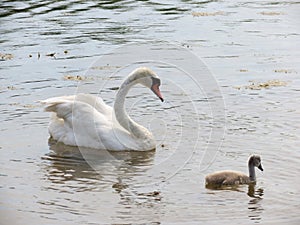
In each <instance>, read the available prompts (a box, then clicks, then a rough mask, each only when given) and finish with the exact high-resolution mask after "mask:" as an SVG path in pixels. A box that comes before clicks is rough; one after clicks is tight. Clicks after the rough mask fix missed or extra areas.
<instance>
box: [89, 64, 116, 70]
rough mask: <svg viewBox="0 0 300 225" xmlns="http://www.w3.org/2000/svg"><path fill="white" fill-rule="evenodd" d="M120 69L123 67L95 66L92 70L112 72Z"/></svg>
mask: <svg viewBox="0 0 300 225" xmlns="http://www.w3.org/2000/svg"><path fill="white" fill-rule="evenodd" d="M119 68H121V66H110V65H106V66H93V67H91V69H93V70H111V69H119Z"/></svg>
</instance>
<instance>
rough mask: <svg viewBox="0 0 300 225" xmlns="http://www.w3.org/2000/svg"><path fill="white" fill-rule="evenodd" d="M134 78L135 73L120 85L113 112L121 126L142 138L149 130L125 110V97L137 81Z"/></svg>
mask: <svg viewBox="0 0 300 225" xmlns="http://www.w3.org/2000/svg"><path fill="white" fill-rule="evenodd" d="M135 78H136V75H135V74H132V75H130V76H129V77H128V78H127V79H126V80H125V81H124V82H123V84H122V85H121V86H120V89H119V91H118V93H117V96H116V99H115V103H114V112H115V116H116V119H117V121H118V122H119V124H120V125H121V126H122V127H123V128H125V129H126V130H127V131H128V132H129V133H130V134H133V135H134V136H135V137H136V138H143V137H145V134H148V135H149V133H150V132H149V131H148V130H147V129H146V128H145V127H143V126H141V125H139V124H137V123H136V122H134V121H133V120H132V119H131V118H130V117H129V115H128V114H127V112H126V110H125V97H126V95H127V94H128V91H129V90H130V88H132V86H134V85H136V84H137V83H138V82H137V80H136V79H135Z"/></svg>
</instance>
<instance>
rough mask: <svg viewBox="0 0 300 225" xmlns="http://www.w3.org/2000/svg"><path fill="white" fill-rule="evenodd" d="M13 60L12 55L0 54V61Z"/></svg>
mask: <svg viewBox="0 0 300 225" xmlns="http://www.w3.org/2000/svg"><path fill="white" fill-rule="evenodd" d="M13 58H14V56H13V54H9V53H0V59H1V60H9V59H13Z"/></svg>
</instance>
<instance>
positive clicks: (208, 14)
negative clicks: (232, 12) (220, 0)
mask: <svg viewBox="0 0 300 225" xmlns="http://www.w3.org/2000/svg"><path fill="white" fill-rule="evenodd" d="M219 15H225V13H224V12H221V11H218V12H192V16H195V17H200V16H219Z"/></svg>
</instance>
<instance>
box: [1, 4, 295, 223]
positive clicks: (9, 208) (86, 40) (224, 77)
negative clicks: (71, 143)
mask: <svg viewBox="0 0 300 225" xmlns="http://www.w3.org/2000/svg"><path fill="white" fill-rule="evenodd" d="M0 6H1V7H0V8H1V9H0V25H1V26H0V43H1V48H0V53H1V54H12V55H13V58H11V57H8V58H7V57H4V56H3V57H2V56H1V61H0V65H1V66H0V81H1V83H0V93H1V94H0V121H1V128H0V131H1V135H0V140H1V141H0V154H1V157H0V160H1V172H0V180H1V184H0V202H1V206H0V207H1V208H0V214H1V223H3V224H120V223H122V224H123V223H128V224H132V223H133V224H142V223H147V224H149V223H153V224H160V223H161V224H174V223H175V224H176V223H177V224H183V223H187V224H199V223H200V222H203V223H204V222H205V223H207V224H219V223H220V222H222V224H232V223H235V224H238V223H239V224H253V223H261V224H268V223H269V224H274V223H286V224H299V222H300V218H299V207H300V204H299V202H300V199H299V194H300V193H299V190H300V183H299V179H298V177H299V172H300V170H299V166H298V164H299V160H300V152H299V146H300V143H299V142H300V141H299V140H300V133H299V128H300V127H299V121H300V116H299V115H300V114H299V113H300V111H299V100H300V98H299V96H300V95H299V91H300V85H299V84H300V80H299V73H300V68H299V63H298V61H299V60H298V59H299V46H300V43H299V33H300V31H299V25H300V24H299V21H300V20H299V19H300V18H299V13H298V12H299V3H297V2H295V1H285V2H281V1H252V2H243V1H230V2H223V1H179V0H177V1H164V2H163V3H162V2H158V1H102V2H101V3H99V2H97V1H78V0H77V1H75V0H74V1H72V0H69V1H63V2H58V1H50V0H49V1H43V2H42V3H39V2H36V1H26V2H22V1H13V2H11V1H1V3H0ZM148 40H155V41H156V42H157V43H159V42H169V43H171V44H174V45H176V46H178V47H180V48H183V49H185V50H186V51H190V52H192V53H193V54H195V55H197V56H198V57H201V59H202V61H203V62H204V63H205V64H206V65H207V67H208V68H209V70H210V71H211V74H213V76H214V78H215V79H216V81H217V84H218V86H217V88H218V90H219V91H220V93H222V99H223V100H224V106H225V109H224V118H225V120H223V119H222V118H221V119H220V118H214V117H213V114H212V112H211V108H210V104H211V103H212V102H213V101H216V99H217V97H218V96H215V95H214V93H204V92H203V90H204V89H202V90H201V88H200V89H199V88H198V87H195V86H194V84H193V83H192V82H190V81H189V80H185V79H186V76H184V75H183V73H182V72H180V70H178V69H177V68H174V67H172V66H171V65H165V64H164V65H163V64H155V63H153V64H152V66H153V69H154V70H155V71H156V72H157V73H158V74H159V75H160V76H161V78H162V82H163V85H162V87H161V91H162V93H163V94H164V95H165V98H166V103H164V104H161V103H159V102H158V101H157V99H155V97H154V96H152V95H151V93H150V92H149V91H148V90H145V89H144V88H141V87H137V88H136V89H135V90H133V91H132V92H131V93H130V96H129V98H128V103H127V106H128V110H129V111H130V115H131V116H132V117H133V118H134V119H135V120H136V121H137V122H139V123H141V124H143V125H144V126H146V127H148V128H149V129H151V130H152V131H153V132H154V135H155V137H156V139H157V143H158V147H157V149H156V151H150V152H147V153H132V152H123V153H111V154H109V153H107V152H99V151H92V150H90V151H88V153H87V154H84V155H85V157H88V158H84V157H82V155H81V152H80V151H79V150H78V148H74V147H68V146H64V145H60V144H55V143H52V142H49V143H48V137H49V136H48V132H47V126H48V121H49V114H48V113H45V112H43V109H42V106H41V105H40V104H39V103H37V101H38V100H41V99H46V98H48V97H53V96H58V95H68V94H74V93H76V92H78V90H81V91H85V92H88V93H94V94H98V93H99V90H100V88H99V86H97V85H98V84H99V83H100V84H104V83H101V82H102V81H103V82H104V81H105V78H106V77H107V76H110V75H111V74H114V73H116V71H117V70H118V69H120V66H121V65H122V60H121V61H118V62H115V61H114V62H112V63H111V64H110V65H104V66H103V67H98V68H95V69H94V70H88V68H90V67H91V65H93V63H94V62H95V61H96V60H97V59H99V57H101V56H104V55H107V54H113V52H114V51H115V49H117V48H118V47H120V46H124V45H125V44H132V43H140V42H141V41H148ZM166 52H167V49H166ZM179 56H180V54H179ZM169 57H173V56H169ZM10 58H11V59H10ZM178 62H179V63H181V62H185V63H186V64H187V65H189V61H188V60H187V59H186V58H182V59H180V57H178ZM189 66H191V67H192V66H193V65H189ZM130 69H132V67H128V68H127V69H124V70H121V72H122V71H123V72H124V73H119V74H118V73H117V74H116V76H114V77H112V78H111V79H110V80H109V82H108V83H106V85H104V88H101V96H102V97H103V99H104V100H105V101H106V102H107V103H108V104H110V105H111V104H113V100H114V96H115V94H116V91H117V90H116V89H117V87H118V86H119V85H120V83H121V81H122V78H123V77H122V76H124V75H125V72H128V71H129V70H130ZM93 71H94V72H93ZM172 75H173V77H172V79H171V76H172ZM181 75H182V76H181ZM68 76H69V77H73V78H74V77H75V78H76V77H77V76H80V77H85V76H86V77H88V79H85V80H83V81H81V82H79V83H78V82H77V80H76V79H75V80H74V79H68ZM270 80H279V81H281V82H284V83H286V84H285V85H282V86H266V85H261V86H259V84H261V83H263V84H266V83H267V82H268V81H270ZM171 81H172V82H171ZM252 83H254V84H257V85H258V87H259V88H249V85H251V84H252ZM203 87H204V85H203ZM78 88H79V89H78ZM180 88H182V89H180ZM187 93H188V95H187ZM216 93H217V92H216ZM210 97H211V98H210ZM192 103H193V104H192ZM154 115H155V116H154ZM179 121H180V123H179ZM195 121H196V122H195ZM224 123H225V127H224ZM215 127H221V128H222V127H224V129H225V133H224V135H223V134H222V135H220V140H219V141H222V145H221V147H220V148H219V149H218V148H216V150H215V152H212V154H213V155H214V154H216V157H215V160H214V161H213V163H212V164H211V165H210V166H209V167H208V168H205V170H204V169H203V167H202V165H203V164H202V163H203V161H202V159H203V156H204V154H205V151H206V150H207V146H209V145H210V144H217V143H214V141H212V140H211V139H210V134H211V131H212V129H214V128H215ZM195 140H197V141H198V142H197V145H195ZM218 143H219V142H218ZM195 146H196V147H195ZM177 153H180V154H178V156H181V155H183V156H186V157H187V159H188V160H184V163H182V161H181V159H180V158H179V157H178V158H177V159H176V157H173V158H172V156H177ZM252 153H256V154H260V155H261V157H262V161H263V165H264V169H265V171H264V172H263V173H261V172H259V171H257V177H258V181H257V185H256V186H255V187H248V186H241V187H239V188H238V189H234V190H210V189H205V185H204V176H205V175H206V174H208V173H210V172H213V171H216V170H223V169H234V170H239V171H242V172H245V173H247V166H246V165H247V164H246V163H247V158H248V156H249V155H250V154H252ZM176 160H178V161H176ZM162 165H163V166H162ZM95 168H96V170H95ZM153 171H155V173H154V172H153ZM172 172H173V173H172Z"/></svg>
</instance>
